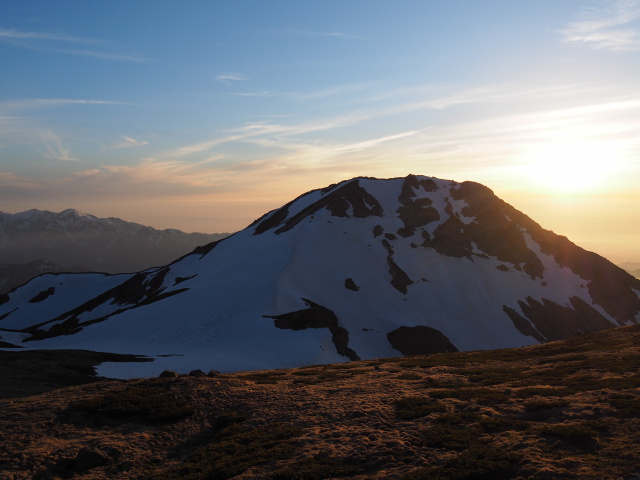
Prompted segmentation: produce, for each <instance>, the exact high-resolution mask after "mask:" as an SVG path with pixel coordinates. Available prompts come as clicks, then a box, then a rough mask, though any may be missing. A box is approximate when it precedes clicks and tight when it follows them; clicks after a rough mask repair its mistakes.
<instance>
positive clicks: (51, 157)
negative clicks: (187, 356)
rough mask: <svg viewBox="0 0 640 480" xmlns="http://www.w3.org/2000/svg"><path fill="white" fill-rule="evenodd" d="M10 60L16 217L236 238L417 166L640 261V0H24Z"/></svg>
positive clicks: (4, 52)
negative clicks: (481, 187)
mask: <svg viewBox="0 0 640 480" xmlns="http://www.w3.org/2000/svg"><path fill="white" fill-rule="evenodd" d="M0 62H1V64H2V75H0V210H2V211H5V212H12V213H13V212H17V211H22V210H26V209H29V208H40V209H48V210H52V211H59V210H62V209H64V208H77V209H79V210H82V211H85V212H88V213H93V214H95V215H98V216H118V217H121V218H124V219H127V220H131V221H136V222H140V223H145V224H148V225H152V226H155V227H158V228H167V227H175V228H180V229H183V230H186V231H194V230H197V231H206V232H215V231H233V230H236V229H240V228H243V227H244V226H246V225H247V224H248V223H250V222H251V221H252V220H253V219H255V218H256V217H258V216H260V215H261V214H263V213H264V212H266V211H268V210H270V209H273V208H276V207H278V206H280V205H281V204H283V203H285V202H286V201H288V200H290V199H292V198H293V197H295V196H297V195H299V194H301V193H304V192H306V191H308V190H310V189H312V188H319V187H323V186H326V185H328V184H330V183H334V182H336V181H340V180H343V179H347V178H351V177H354V176H359V175H365V176H377V177H392V176H404V175H406V174H408V173H415V174H422V175H431V176H436V177H440V178H450V179H454V180H458V181H463V180H474V181H478V182H481V183H484V184H486V185H488V186H489V187H490V188H492V189H493V190H494V191H495V192H496V193H497V194H498V195H499V196H501V197H502V198H503V199H505V200H506V201H508V202H509V203H512V204H513V205H514V206H515V207H516V208H519V209H521V210H523V211H525V213H527V214H529V215H530V216H531V217H533V218H534V219H535V220H536V221H538V222H539V223H541V224H542V225H543V226H544V227H546V228H550V229H553V230H554V231H556V232H558V233H562V234H564V235H567V236H569V238H571V239H572V240H574V241H576V242H577V243H578V244H580V245H583V246H585V247H587V248H590V249H594V250H596V251H598V252H600V253H603V254H605V255H607V256H610V257H615V258H614V259H616V260H618V261H621V260H629V259H637V261H640V252H639V251H638V248H637V245H640V226H639V224H640V221H639V220H640V214H638V212H640V193H639V192H638V189H637V182H638V179H639V178H640V166H639V163H640V161H639V159H640V140H639V137H640V134H639V132H640V88H639V87H638V86H639V85H640V0H615V1H601V0H599V1H572V0H553V1H552V0H539V1H535V2H534V1H507V0H501V1H498V0H488V1H483V2H480V1H476V0H474V1H470V0H466V1H465V0H459V1H456V2H445V1H426V0H422V1H398V2H389V1H376V0H368V1H358V0H342V1H322V2H315V1H277V0H276V1H271V2H265V1H258V0H254V1H249V0H244V1H243V0H236V1H189V2H181V3H179V4H178V3H176V2H169V1H162V0H154V1H144V0H141V1H135V2H125V1H118V0H114V1H109V2H86V1H60V0H49V1H29V0H21V1H7V2H2V3H1V4H0Z"/></svg>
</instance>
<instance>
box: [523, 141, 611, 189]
mask: <svg viewBox="0 0 640 480" xmlns="http://www.w3.org/2000/svg"><path fill="white" fill-rule="evenodd" d="M612 150H613V149H612V148H611V146H610V145H607V144H605V143H603V142H597V141H589V140H584V141H556V142H550V143H545V144H543V145H538V146H535V147H533V148H531V149H529V150H528V151H527V152H526V153H525V155H524V158H523V160H524V162H523V167H524V172H523V173H524V174H525V175H526V176H527V178H528V180H529V181H531V182H533V183H535V184H536V186H537V187H538V188H543V189H546V190H550V191H554V192H565V193H575V192H582V191H588V190H594V189H600V187H602V186H604V185H606V183H607V182H608V181H609V179H610V176H611V175H612V174H613V173H614V171H615V170H616V168H617V164H618V159H617V155H616V152H615V151H612Z"/></svg>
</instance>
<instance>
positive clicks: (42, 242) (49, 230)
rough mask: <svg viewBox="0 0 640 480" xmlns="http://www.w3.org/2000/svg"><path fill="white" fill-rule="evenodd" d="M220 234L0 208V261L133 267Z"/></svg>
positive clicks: (118, 269) (164, 259) (114, 269)
mask: <svg viewBox="0 0 640 480" xmlns="http://www.w3.org/2000/svg"><path fill="white" fill-rule="evenodd" d="M225 236H227V234H204V233H184V232H181V231H180V230H173V229H169V230H156V229H154V228H151V227H147V226H144V225H140V224H137V223H132V222H125V221H124V220H121V219H119V218H98V217H95V216H93V215H88V214H85V213H81V212H79V211H77V210H72V209H69V210H64V211H63V212H60V213H53V212H48V211H43V210H35V209H34V210H28V211H26V212H21V213H16V214H8V213H2V212H0V264H12V265H16V264H29V263H31V262H34V261H36V260H42V259H45V260H46V261H47V262H49V263H51V264H55V265H56V267H57V268H59V269H62V270H66V271H72V270H73V269H78V268H82V269H84V270H86V269H89V270H91V271H94V272H106V273H122V272H137V271H140V270H144V269H147V268H149V267H157V266H159V265H166V264H167V263H169V262H171V261H173V260H175V259H176V258H177V257H179V256H181V255H184V254H185V253H188V252H190V251H191V250H193V249H194V248H195V247H197V246H199V245H205V244H207V243H210V242H212V241H215V240H219V239H220V238H223V237H225ZM43 265H44V264H43ZM15 268H17V267H15ZM0 291H1V290H0Z"/></svg>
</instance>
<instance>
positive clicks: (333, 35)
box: [282, 30, 371, 40]
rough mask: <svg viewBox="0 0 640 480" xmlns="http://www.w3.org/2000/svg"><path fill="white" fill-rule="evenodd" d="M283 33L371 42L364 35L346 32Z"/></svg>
mask: <svg viewBox="0 0 640 480" xmlns="http://www.w3.org/2000/svg"><path fill="white" fill-rule="evenodd" d="M282 32H283V33H289V34H293V35H304V36H307V37H326V38H338V39H345V40H371V39H370V38H369V37H365V36H363V35H354V34H351V33H344V32H318V31H313V30H282Z"/></svg>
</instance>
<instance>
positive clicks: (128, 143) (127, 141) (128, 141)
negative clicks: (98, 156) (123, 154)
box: [108, 135, 149, 150]
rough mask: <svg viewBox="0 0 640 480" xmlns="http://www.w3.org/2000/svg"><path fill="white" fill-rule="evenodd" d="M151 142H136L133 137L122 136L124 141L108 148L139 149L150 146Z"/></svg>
mask: <svg viewBox="0 0 640 480" xmlns="http://www.w3.org/2000/svg"><path fill="white" fill-rule="evenodd" d="M148 144H149V142H148V141H146V140H136V139H135V138H133V137H129V136H127V135H123V136H122V141H120V142H118V143H116V144H115V145H112V146H111V147H108V150H120V149H122V148H139V147H144V146H145V145H148Z"/></svg>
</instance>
